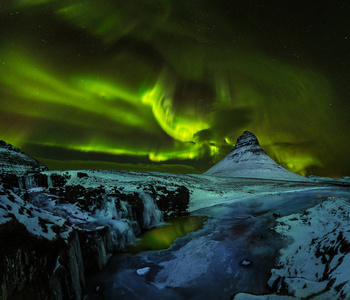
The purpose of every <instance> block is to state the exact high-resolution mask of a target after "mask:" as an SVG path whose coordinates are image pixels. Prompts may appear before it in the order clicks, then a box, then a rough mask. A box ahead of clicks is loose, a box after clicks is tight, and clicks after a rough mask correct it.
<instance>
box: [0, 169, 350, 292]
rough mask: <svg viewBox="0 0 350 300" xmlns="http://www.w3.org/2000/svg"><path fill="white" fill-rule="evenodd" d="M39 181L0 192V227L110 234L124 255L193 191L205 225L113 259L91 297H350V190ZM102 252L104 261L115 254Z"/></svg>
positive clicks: (159, 176) (152, 180) (96, 179)
mask: <svg viewBox="0 0 350 300" xmlns="http://www.w3.org/2000/svg"><path fill="white" fill-rule="evenodd" d="M41 175H42V176H44V177H43V178H44V179H45V180H46V181H45V182H44V183H45V184H44V185H43V184H39V182H38V180H37V179H36V177H35V175H30V176H29V177H28V178H27V179H26V180H25V185H26V186H25V187H22V188H21V189H20V188H9V187H8V186H6V185H0V225H2V224H5V223H6V222H9V221H10V220H11V219H12V218H16V219H17V220H18V221H19V222H20V223H21V224H23V225H24V226H25V228H26V229H27V230H28V231H29V232H30V233H31V234H33V235H34V236H37V237H40V238H45V239H48V240H53V239H57V238H63V239H65V240H67V239H68V237H69V235H70V233H71V232H72V231H74V230H75V231H89V232H93V231H103V230H104V229H106V228H108V229H109V230H110V231H111V232H112V233H113V234H112V238H111V241H110V242H112V243H114V245H115V246H116V247H115V248H119V249H120V248H122V247H124V246H125V245H126V244H130V243H133V242H134V241H135V239H136V235H137V234H138V233H140V232H141V230H140V228H141V227H142V229H146V228H152V227H154V226H161V225H162V224H164V212H162V211H161V210H160V208H159V207H158V205H160V202H159V201H161V198H162V197H163V196H167V195H169V194H170V193H172V192H176V191H178V190H179V189H181V188H185V189H186V190H188V191H189V199H190V201H189V203H188V207H187V208H186V209H187V211H188V212H190V213H191V215H193V216H207V217H208V220H207V221H206V223H205V225H204V227H203V228H202V229H200V230H198V231H194V232H191V233H189V234H187V235H186V236H184V237H181V238H178V239H176V240H175V242H174V243H173V244H172V246H171V247H170V248H169V249H165V250H158V251H145V252H141V253H138V254H132V255H131V254H125V255H119V256H114V257H113V258H112V259H111V261H110V263H109V264H108V266H107V267H106V269H105V270H104V271H102V272H98V273H96V275H95V277H93V278H90V280H89V283H88V285H87V286H91V290H90V292H89V293H90V296H91V298H92V299H93V298H97V299H110V298H118V299H153V298H157V297H158V298H159V299H230V298H231V297H232V296H234V295H235V294H236V296H235V297H236V299H253V298H249V297H253V296H252V295H251V294H256V295H258V294H260V295H262V294H265V295H270V296H261V297H265V298H262V299H273V297H274V296H276V297H277V296H279V297H280V296H281V297H282V296H285V295H289V296H293V297H308V296H311V295H314V294H315V293H316V294H317V295H316V298H315V299H317V297H319V298H318V299H327V298H322V297H323V296H327V297H328V296H329V297H333V296H335V297H338V296H339V297H340V296H342V295H346V296H345V297H350V292H349V286H348V283H347V282H348V280H349V278H348V277H347V276H348V275H347V274H346V273H347V271H346V270H347V268H348V267H349V257H348V252H349V251H348V250H347V249H348V246H349V240H348V238H349V236H348V235H349V233H348V231H350V225H349V213H348V211H350V210H349V208H350V207H349V203H348V202H349V200H350V191H349V187H348V186H347V185H344V186H339V185H334V184H333V183H332V184H330V183H329V182H326V181H324V182H323V183H319V182H317V180H309V179H307V180H306V181H304V182H303V181H283V180H267V179H265V180H263V179H249V178H238V177H236V178H220V177H213V176H207V175H179V174H165V173H141V172H112V171H60V172H58V171H57V172H55V171H46V172H41ZM41 183H43V179H42V178H41ZM135 201H138V204H137V203H136V204H137V205H139V206H137V205H136V204H135ZM133 205H134V206H133ZM138 207H141V208H142V211H141V212H139V217H137V216H136V215H135V214H136V212H135V209H138ZM137 218H139V219H140V218H141V220H142V224H139V223H138V222H139V220H138V219H137ZM101 247H102V246H101ZM101 249H102V250H101V251H100V252H101V253H100V254H99V255H101V261H103V262H106V261H107V260H108V259H109V258H110V254H108V253H107V252H106V249H104V248H103V247H102V248H101ZM102 265H103V264H101V266H102ZM325 274H326V275H325ZM267 283H269V284H270V286H271V287H270V289H269V288H267ZM244 293H245V294H244ZM271 295H274V296H271ZM266 297H270V298H266ZM271 297H272V298H271ZM276 299H277V298H276ZM282 299H284V298H282ZM330 299H331V298H330Z"/></svg>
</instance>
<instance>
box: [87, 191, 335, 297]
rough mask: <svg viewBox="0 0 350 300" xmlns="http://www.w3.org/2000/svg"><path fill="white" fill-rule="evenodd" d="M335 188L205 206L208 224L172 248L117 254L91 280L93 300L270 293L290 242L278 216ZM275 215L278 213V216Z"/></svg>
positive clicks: (308, 204) (307, 204)
mask: <svg viewBox="0 0 350 300" xmlns="http://www.w3.org/2000/svg"><path fill="white" fill-rule="evenodd" d="M330 196H338V193H337V192H336V191H332V190H328V191H325V190H323V191H322V192H320V191H308V192H294V193H293V192H291V193H286V194H279V195H269V196H258V195H256V196H254V197H252V198H250V199H249V200H245V201H244V202H236V203H232V204H221V205H216V206H213V207H208V208H204V209H200V210H198V211H195V212H193V213H192V215H198V216H208V217H209V219H208V220H207V221H206V223H205V224H204V227H203V228H202V229H200V230H198V231H193V232H191V233H189V234H187V235H186V236H184V237H181V238H177V239H176V240H175V241H174V242H173V244H172V245H171V247H170V248H168V249H165V250H157V251H143V252H140V253H138V254H123V255H116V256H114V257H113V258H112V259H111V261H110V262H109V264H108V265H107V267H106V268H105V269H104V270H103V271H102V272H99V273H97V274H95V275H94V276H93V277H92V278H90V279H89V280H88V284H87V286H89V287H90V288H91V289H90V291H89V296H90V298H91V299H128V300H130V299H230V298H231V297H232V296H233V295H234V294H236V293H239V292H249V293H253V294H261V293H266V292H268V291H267V288H266V283H267V281H268V279H269V277H270V275H271V273H270V270H271V269H272V268H273V266H274V265H275V262H276V259H277V258H278V255H279V250H280V249H281V248H283V247H285V246H286V245H287V241H286V240H283V239H282V238H281V237H280V236H279V235H278V234H277V233H276V232H275V231H274V230H272V228H273V227H274V226H275V223H276V221H275V219H276V218H275V216H276V215H280V216H285V215H289V214H292V213H296V212H302V211H303V210H305V209H307V208H309V207H312V206H314V205H315V204H317V203H319V202H320V201H322V200H324V199H326V198H327V197H330ZM274 214H275V216H274Z"/></svg>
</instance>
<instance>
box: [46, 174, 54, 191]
mask: <svg viewBox="0 0 350 300" xmlns="http://www.w3.org/2000/svg"><path fill="white" fill-rule="evenodd" d="M47 186H48V187H49V188H50V187H54V186H53V183H52V179H51V174H47Z"/></svg>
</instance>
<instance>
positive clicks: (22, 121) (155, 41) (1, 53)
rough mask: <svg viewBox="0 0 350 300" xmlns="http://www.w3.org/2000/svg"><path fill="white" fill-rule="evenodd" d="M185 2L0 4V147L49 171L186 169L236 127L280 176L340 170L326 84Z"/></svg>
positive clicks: (217, 151) (218, 148) (227, 141)
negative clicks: (1, 143) (279, 168)
mask: <svg viewBox="0 0 350 300" xmlns="http://www.w3.org/2000/svg"><path fill="white" fill-rule="evenodd" d="M196 3H197V2H195V1H156V0H153V1H147V4H146V3H144V2H142V1H131V2H129V1H128V2H125V1H107V0H90V1H79V0H73V1H54V0H41V1H29V0H27V1H26V0H21V1H4V2H3V4H2V6H0V17H1V20H2V21H1V25H2V30H1V32H0V37H1V41H2V43H1V44H0V103H1V106H0V130H1V131H0V139H2V140H5V141H6V142H9V143H11V144H13V145H15V146H17V147H19V148H21V149H22V150H24V151H26V152H27V153H28V154H31V155H33V156H35V157H36V158H37V159H39V160H41V161H43V162H44V163H46V164H47V165H48V167H49V168H52V169H65V168H71V169H75V168H77V169H79V168H106V169H133V170H153V171H156V170H158V171H164V170H165V171H171V170H174V171H177V172H185V173H197V172H203V171H205V170H206V169H207V168H209V167H210V166H211V165H212V164H213V163H216V162H218V161H219V160H220V159H222V158H223V157H224V156H225V155H227V153H228V151H229V150H230V149H232V147H233V146H234V143H235V141H236V139H237V137H238V136H239V135H240V134H241V133H242V132H243V131H244V130H249V131H252V132H253V133H255V134H256V136H257V137H258V139H259V141H260V143H261V144H262V146H263V148H264V149H265V150H266V151H267V153H268V154H269V155H270V156H271V157H272V158H273V159H275V160H276V161H277V162H279V163H281V164H283V165H284V166H285V167H286V168H287V169H289V170H290V171H293V172H296V173H299V174H302V175H308V174H310V173H317V174H320V175H333V176H339V175H346V174H345V173H344V172H345V169H344V168H343V165H342V163H341V162H338V164H337V163H336V161H335V159H334V156H337V158H343V155H338V153H341V152H342V151H344V152H346V150H345V149H346V145H343V146H340V149H339V148H336V147H335V143H338V145H339V144H341V143H340V141H342V140H343V139H345V138H346V135H345V134H346V133H339V134H335V133H334V132H333V128H334V127H341V126H342V125H341V122H340V121H339V122H338V121H337V111H334V110H332V111H330V109H329V106H330V103H333V102H334V101H336V99H335V97H336V95H335V94H336V93H335V92H334V86H333V85H332V82H331V80H329V78H327V76H325V75H324V74H322V72H318V71H317V69H313V68H312V67H311V66H308V65H305V66H304V65H303V64H301V63H299V64H297V63H292V62H288V60H287V59H280V58H278V59H277V58H276V57H274V56H272V55H269V54H267V53H266V51H263V50H262V49H260V48H259V47H257V46H256V45H254V42H253V41H254V38H253V37H252V34H251V33H249V34H248V33H247V32H246V30H245V28H242V26H239V25H237V24H236V25H235V24H233V23H232V21H231V20H230V19H229V18H224V17H223V14H221V13H220V10H219V8H217V7H215V4H214V2H213V1H211V2H210V1H204V2H203V3H204V4H205V5H204V4H203V3H202V5H199V4H196ZM193 12H196V13H193ZM208 12H210V13H208ZM218 17H220V22H218V21H217V19H218ZM233 25H235V26H233ZM5 29H6V30H5ZM242 37H246V38H242ZM337 122H338V123H337ZM347 145H348V142H347ZM347 163H348V164H349V160H348V161H347ZM347 166H348V165H347Z"/></svg>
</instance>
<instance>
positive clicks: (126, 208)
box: [0, 171, 189, 299]
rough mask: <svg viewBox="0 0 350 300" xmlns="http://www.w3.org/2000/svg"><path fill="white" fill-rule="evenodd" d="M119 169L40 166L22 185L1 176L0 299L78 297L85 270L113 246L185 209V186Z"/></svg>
mask: <svg viewBox="0 0 350 300" xmlns="http://www.w3.org/2000/svg"><path fill="white" fill-rule="evenodd" d="M14 176H16V175H14ZM123 176H126V177H128V176H129V174H126V173H118V172H117V173H116V172H114V173H113V172H105V171H86V172H79V171H69V172H65V171H62V172H59V171H58V172H40V173H31V174H29V175H27V176H25V177H24V178H25V180H24V182H25V186H23V187H22V188H18V187H16V186H11V185H9V184H7V183H4V182H2V183H0V237H1V241H2V242H1V245H0V286H1V289H0V299H81V298H83V296H84V295H85V293H86V286H85V278H86V276H88V275H89V274H91V273H92V272H94V271H96V270H100V269H101V268H103V267H104V266H105V265H106V263H107V262H108V260H109V258H110V257H111V256H112V255H113V254H114V253H116V252H118V251H120V250H121V249H122V248H123V247H124V246H125V245H126V244H128V243H130V242H132V241H134V239H135V237H136V236H137V235H139V234H140V233H142V232H143V231H145V230H147V229H148V228H151V227H153V226H156V225H157V224H159V223H160V222H162V221H163V220H167V219H170V218H174V217H178V216H182V215H185V214H187V208H188V203H189V191H188V189H187V188H185V187H184V186H181V185H178V184H175V183H170V182H163V181H162V180H158V181H157V180H143V181H142V180H140V178H137V179H136V180H135V182H133V183H131V184H129V185H125V184H121V183H120V179H121V177H123ZM145 176H147V175H145ZM145 179H146V178H145ZM28 297H29V298H28Z"/></svg>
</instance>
